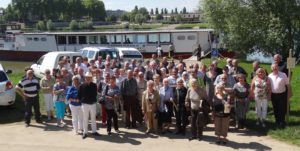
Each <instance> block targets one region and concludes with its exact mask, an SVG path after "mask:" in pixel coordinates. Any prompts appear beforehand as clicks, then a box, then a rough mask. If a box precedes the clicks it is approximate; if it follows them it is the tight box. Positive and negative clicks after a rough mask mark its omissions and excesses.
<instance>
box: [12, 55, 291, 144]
mask: <svg viewBox="0 0 300 151" xmlns="http://www.w3.org/2000/svg"><path fill="white" fill-rule="evenodd" d="M82 60H83V61H82ZM284 66H285V64H284V63H283V61H282V58H281V56H280V55H278V54H277V55H275V56H274V63H273V64H272V65H271V69H272V72H271V73H270V74H269V75H268V74H267V72H266V70H265V69H263V68H261V67H260V66H259V62H257V61H255V62H254V63H253V71H252V73H251V79H252V81H251V82H249V84H248V82H247V81H246V77H247V76H248V74H247V72H246V71H245V70H244V69H243V68H242V67H241V66H239V63H238V60H236V59H230V58H229V59H227V64H226V66H224V67H223V68H219V67H218V62H217V61H213V62H212V63H211V64H210V65H208V66H207V65H205V64H203V63H201V62H200V63H195V64H191V65H189V66H187V65H186V63H185V62H184V61H183V60H182V59H180V60H179V62H176V63H175V62H174V61H168V59H167V58H166V57H163V58H162V59H158V57H157V55H156V54H153V55H152V58H151V59H149V60H147V61H145V62H137V61H136V60H134V59H133V60H132V61H130V62H125V63H124V64H123V65H122V67H121V66H120V65H117V64H116V60H114V59H110V57H109V56H107V57H106V58H105V61H104V59H103V58H102V57H101V56H99V57H98V60H92V61H88V60H87V59H86V58H83V59H82V58H76V64H74V65H70V64H69V62H68V58H66V57H65V58H63V60H62V61H60V63H59V66H58V68H57V69H55V70H53V71H52V72H51V71H50V70H46V71H45V76H44V77H43V78H42V79H41V80H40V81H39V80H38V79H37V78H35V77H34V75H33V71H32V70H31V69H28V70H27V71H26V75H25V76H24V77H23V79H22V80H21V81H20V82H19V83H18V84H17V86H16V88H17V90H19V91H18V92H20V94H21V96H22V97H23V98H24V100H25V124H26V126H30V119H31V116H32V111H31V110H32V107H34V110H35V119H36V121H37V122H41V117H40V116H41V114H40V111H39V108H40V106H39V90H40V89H41V90H42V92H43V97H44V101H45V110H46V111H47V116H48V120H51V119H52V118H53V110H54V108H53V107H55V113H56V119H57V126H58V127H64V125H65V123H64V116H65V113H66V112H70V113H71V116H72V126H73V129H74V132H75V133H76V134H81V135H82V138H83V139H84V138H86V137H87V136H88V124H89V121H90V122H91V128H92V134H93V135H95V136H99V135H100V134H99V133H98V132H97V124H96V117H97V116H99V117H101V121H102V124H105V125H106V126H107V133H108V135H111V133H112V132H111V129H112V128H111V127H112V124H113V127H114V129H115V132H116V133H119V132H120V131H119V124H118V122H119V120H118V119H119V118H121V119H122V120H123V121H124V123H125V127H126V128H137V123H140V124H142V123H143V122H145V124H146V126H147V130H146V132H145V133H146V134H149V133H156V134H165V133H172V131H171V129H170V127H171V126H172V118H173V117H175V119H176V133H175V134H178V135H179V134H181V135H185V134H186V127H187V125H189V123H190V124H191V133H192V136H191V137H190V138H189V139H190V140H193V139H199V140H202V137H203V129H204V127H206V125H207V124H208V123H210V122H213V123H214V127H215V135H216V136H217V140H216V142H217V143H218V144H219V143H224V144H226V143H227V141H228V140H227V133H228V129H229V122H230V119H231V118H232V119H234V121H236V128H237V129H243V128H244V126H245V123H246V114H247V111H248V109H249V102H250V100H255V108H256V113H257V123H256V124H257V125H258V126H259V125H261V126H262V127H266V125H265V123H264V121H265V119H266V115H267V104H268V100H272V104H273V110H274V115H275V119H276V124H277V125H278V126H279V127H284V126H285V118H284V117H285V114H286V104H287V102H286V101H287V96H288V95H289V93H288V92H289V91H288V89H289V80H288V78H287V75H286V73H284V72H282V71H284V70H285V69H286V67H284ZM54 71H55V72H54ZM99 106H100V107H99ZM233 113H234V114H233ZM232 115H233V116H232ZM190 116H191V118H189V117H190Z"/></svg>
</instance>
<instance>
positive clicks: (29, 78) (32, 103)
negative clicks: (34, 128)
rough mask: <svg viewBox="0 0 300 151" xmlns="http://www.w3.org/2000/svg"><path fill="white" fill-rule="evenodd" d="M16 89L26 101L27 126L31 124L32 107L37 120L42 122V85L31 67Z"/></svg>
mask: <svg viewBox="0 0 300 151" xmlns="http://www.w3.org/2000/svg"><path fill="white" fill-rule="evenodd" d="M16 89H17V92H18V93H19V94H20V95H21V96H22V97H23V98H24V101H25V126H26V127H28V126H29V125H30V119H31V115H32V107H33V109H34V113H35V120H36V122H37V123H41V122H42V121H41V112H40V103H39V95H38V94H39V90H40V85H39V81H38V79H36V78H35V77H34V76H33V71H32V70H31V69H29V70H27V71H26V77H24V78H23V79H22V80H21V81H19V83H18V85H17V86H16Z"/></svg>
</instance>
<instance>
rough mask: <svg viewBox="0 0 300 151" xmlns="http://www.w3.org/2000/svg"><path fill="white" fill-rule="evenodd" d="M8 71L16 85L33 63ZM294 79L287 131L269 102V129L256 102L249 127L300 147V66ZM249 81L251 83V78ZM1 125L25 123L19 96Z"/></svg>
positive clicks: (6, 63)
mask: <svg viewBox="0 0 300 151" xmlns="http://www.w3.org/2000/svg"><path fill="white" fill-rule="evenodd" d="M210 62H211V61H210V60H209V59H205V60H204V63H205V64H209V63H210ZM0 63H1V64H2V65H3V66H4V67H5V68H6V69H12V70H13V73H12V74H10V75H9V77H10V79H11V80H12V81H13V83H14V84H17V82H18V81H19V80H20V79H21V77H22V76H23V74H24V71H23V70H24V67H26V66H29V65H30V64H31V62H11V61H1V62H0ZM224 65H225V60H220V62H219V67H222V66H224ZM240 65H241V66H242V67H243V68H244V69H245V70H246V71H247V73H248V74H250V73H251V71H252V64H251V63H249V62H242V63H240ZM261 66H262V67H263V68H265V69H267V70H268V73H270V65H269V64H262V65H261ZM293 75H294V76H293V78H292V81H291V84H292V89H293V94H294V95H293V97H292V98H291V100H290V102H291V104H290V106H291V112H290V118H289V125H288V126H287V127H286V128H285V129H276V128H275V124H274V123H275V122H274V116H273V111H272V106H271V103H270V102H269V108H268V115H267V121H266V125H267V128H261V127H257V126H255V122H256V115H255V110H254V102H253V101H252V102H251V105H250V111H249V112H248V114H247V126H248V128H249V129H251V130H254V131H257V132H259V133H260V134H261V135H268V136H271V137H273V138H275V139H278V140H281V141H284V142H287V143H291V144H295V145H297V146H300V93H299V92H300V91H299V89H298V88H299V87H300V77H299V75H300V65H297V66H296V68H295V69H294V70H293ZM247 81H250V79H249V76H248V79H247ZM41 96H42V95H40V102H41V104H40V106H41V112H42V114H44V115H45V110H44V105H43V104H44V103H43V99H42V97H41ZM0 115H1V116H0V124H2V123H12V122H18V121H23V116H24V103H23V101H22V99H21V98H20V97H19V96H18V97H17V99H16V103H15V104H14V105H13V106H12V107H0Z"/></svg>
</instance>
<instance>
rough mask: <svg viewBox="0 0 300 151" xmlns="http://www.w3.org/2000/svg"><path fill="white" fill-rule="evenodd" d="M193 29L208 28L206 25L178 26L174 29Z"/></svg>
mask: <svg viewBox="0 0 300 151" xmlns="http://www.w3.org/2000/svg"><path fill="white" fill-rule="evenodd" d="M193 28H209V24H207V23H197V24H180V25H178V26H177V27H176V28H175V29H193Z"/></svg>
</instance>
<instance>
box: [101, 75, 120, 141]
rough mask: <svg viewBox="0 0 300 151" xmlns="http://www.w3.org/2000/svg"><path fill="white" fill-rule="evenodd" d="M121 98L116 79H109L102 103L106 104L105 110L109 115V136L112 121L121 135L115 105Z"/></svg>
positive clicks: (102, 96) (113, 77)
mask: <svg viewBox="0 0 300 151" xmlns="http://www.w3.org/2000/svg"><path fill="white" fill-rule="evenodd" d="M119 97H120V89H119V87H118V86H117V85H116V77H115V76H111V77H110V78H109V84H108V85H106V86H105V88H104V89H103V91H102V95H101V99H100V100H101V101H103V104H105V109H106V113H107V121H106V123H107V134H108V135H111V124H112V120H113V122H114V129H115V131H116V132H117V133H120V131H119V126H118V116H117V113H116V110H117V108H116V106H115V104H117V103H118V101H119Z"/></svg>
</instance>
